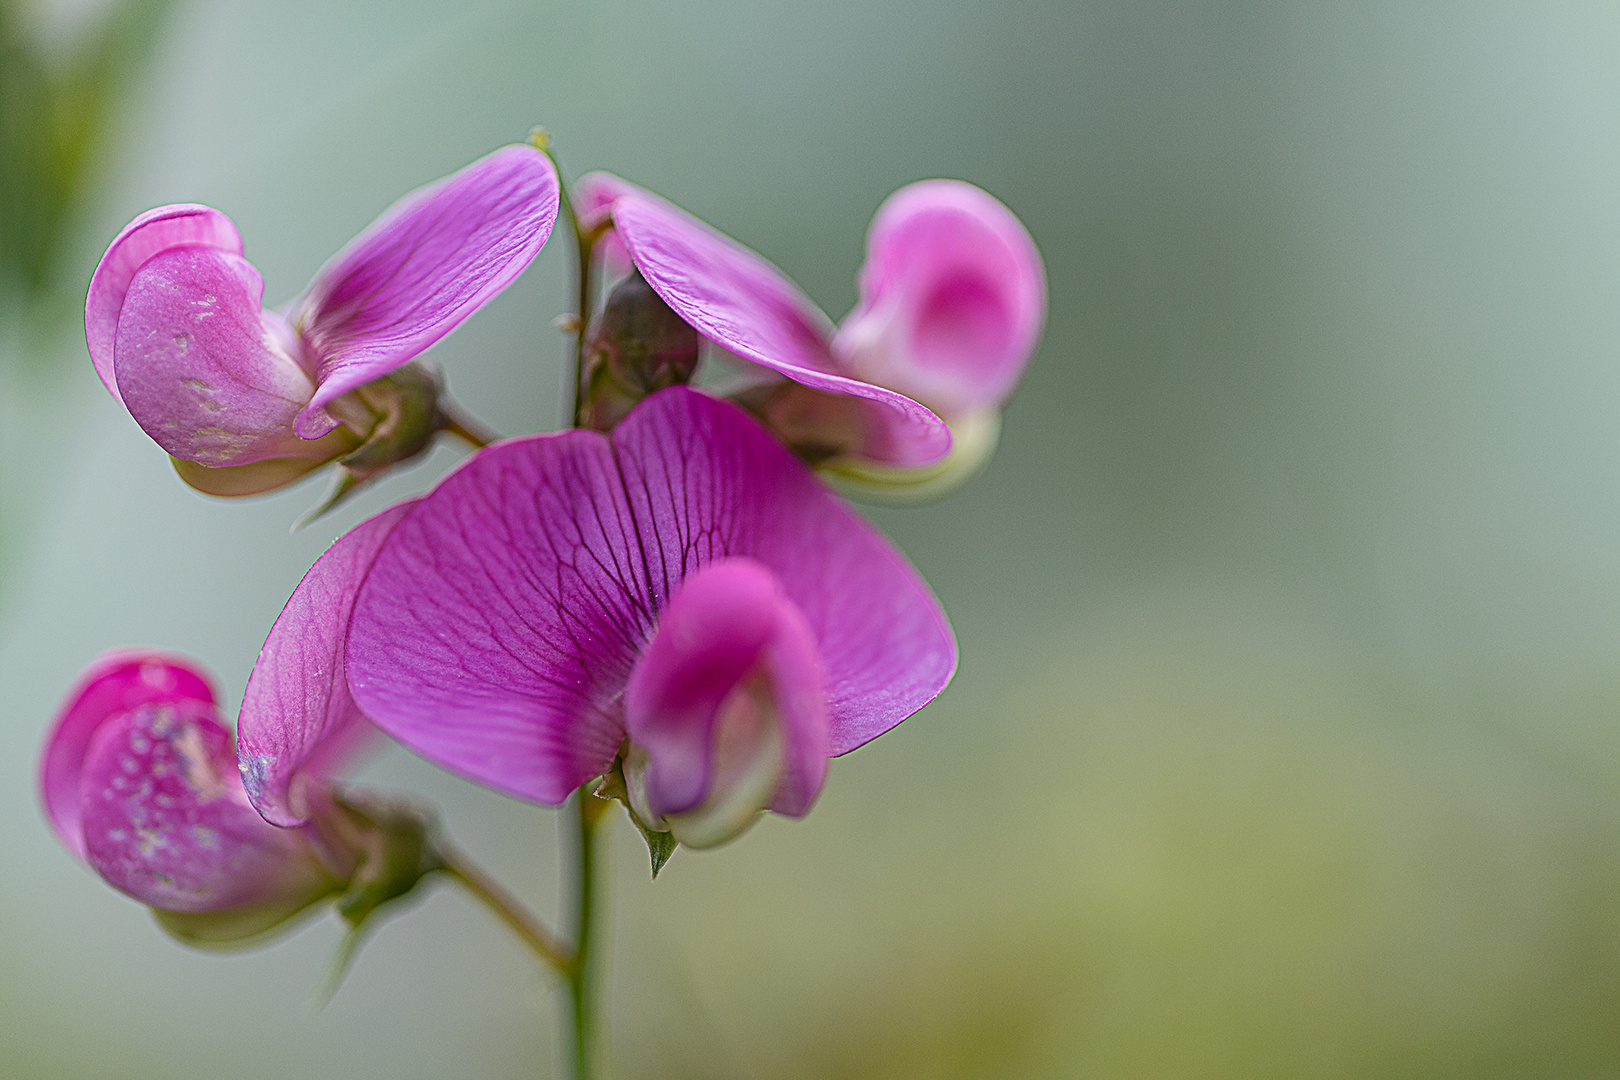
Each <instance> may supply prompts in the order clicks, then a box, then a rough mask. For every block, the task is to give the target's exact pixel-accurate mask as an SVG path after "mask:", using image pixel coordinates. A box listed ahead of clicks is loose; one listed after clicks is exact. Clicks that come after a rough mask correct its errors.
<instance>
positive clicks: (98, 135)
mask: <svg viewBox="0 0 1620 1080" xmlns="http://www.w3.org/2000/svg"><path fill="white" fill-rule="evenodd" d="M22 7H23V4H22V0H0V290H4V291H8V292H17V293H20V294H21V295H22V297H23V300H24V302H25V304H27V303H32V302H35V301H37V300H38V299H39V298H40V297H41V295H42V294H44V293H45V292H47V291H48V290H49V289H50V288H51V287H52V286H53V285H55V284H56V283H57V275H58V274H59V273H60V270H59V267H58V266H57V263H56V260H57V258H58V256H59V251H60V245H61V241H62V238H63V236H64V235H65V233H66V231H67V226H68V224H69V223H70V222H71V220H72V216H73V214H74V213H75V212H77V210H78V209H79V207H80V206H81V205H82V199H83V195H84V193H85V190H86V187H87V185H88V182H89V180H90V174H91V173H92V171H93V168H94V164H95V158H96V153H95V152H96V149H97V147H98V146H100V145H101V143H102V142H103V140H104V139H105V137H106V135H107V132H108V128H109V125H110V124H111V122H112V118H113V114H114V106H115V105H116V103H117V100H118V98H119V95H120V94H121V93H122V91H123V90H124V89H125V87H126V86H127V85H128V83H129V80H130V77H131V75H132V74H133V73H134V71H135V70H136V69H137V68H138V67H139V65H140V64H141V62H142V61H143V60H144V59H145V58H146V56H147V55H148V54H149V52H150V51H151V46H152V42H153V40H154V38H155V36H156V31H157V28H158V26H159V25H160V24H161V22H162V20H163V16H164V14H165V13H166V12H167V10H168V7H169V0H119V2H117V3H115V4H113V5H112V7H111V8H110V9H109V10H108V12H107V14H106V16H105V17H104V18H102V19H101V20H100V22H99V23H98V25H96V26H95V27H94V28H93V29H91V30H89V31H88V32H86V33H85V34H83V35H82V36H81V37H80V39H79V40H78V41H77V42H76V43H74V45H73V46H72V47H71V48H70V49H69V50H68V51H67V52H66V53H64V54H62V55H60V56H54V55H51V54H50V53H49V52H48V51H47V50H46V49H45V48H44V47H43V46H42V44H41V43H40V42H38V41H36V40H32V39H31V38H30V36H29V35H28V33H27V27H26V26H25V24H24V20H23V10H22Z"/></svg>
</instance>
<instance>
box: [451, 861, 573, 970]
mask: <svg viewBox="0 0 1620 1080" xmlns="http://www.w3.org/2000/svg"><path fill="white" fill-rule="evenodd" d="M438 854H439V860H440V863H441V868H442V869H443V871H444V873H446V874H449V875H450V876H451V877H452V878H454V879H455V880H456V881H458V882H460V883H461V885H462V886H463V887H464V888H466V890H467V891H468V892H470V893H472V894H473V895H474V896H476V897H477V898H478V899H480V900H482V901H483V902H484V906H485V907H487V908H489V909H490V910H491V911H493V912H494V913H495V915H496V917H498V918H499V919H500V920H501V921H502V922H504V923H505V924H506V925H507V926H509V927H510V928H511V929H512V932H513V933H515V934H517V936H518V937H520V938H522V939H523V941H524V943H525V944H527V945H528V946H529V948H531V949H533V950H534V953H535V955H536V956H538V957H540V959H541V960H542V961H544V962H545V963H546V964H547V965H548V966H549V967H550V968H551V969H552V970H553V971H555V972H556V973H557V974H558V975H561V976H563V977H564V978H567V979H569V980H572V979H573V978H574V967H575V959H574V953H573V950H572V949H570V948H569V947H568V946H567V945H565V944H563V943H562V942H560V941H558V940H557V939H556V937H554V936H553V935H552V933H551V931H549V930H547V929H546V928H545V926H544V925H543V924H542V923H541V922H540V920H539V919H537V918H535V917H534V916H533V915H532V914H530V912H529V910H528V909H527V908H525V907H524V906H523V905H522V904H521V903H520V902H519V901H518V899H517V898H516V897H514V896H513V895H512V894H511V893H509V892H507V891H506V888H505V887H504V886H502V885H501V884H500V882H498V881H496V880H495V879H494V878H492V877H490V876H489V875H488V874H486V873H485V872H484V871H483V869H482V868H481V867H479V866H478V865H477V864H476V863H474V862H473V861H472V860H471V859H469V858H467V856H466V855H465V854H463V853H462V852H460V851H458V850H457V849H455V848H453V847H451V846H450V845H448V844H444V843H441V844H440V846H439V849H438Z"/></svg>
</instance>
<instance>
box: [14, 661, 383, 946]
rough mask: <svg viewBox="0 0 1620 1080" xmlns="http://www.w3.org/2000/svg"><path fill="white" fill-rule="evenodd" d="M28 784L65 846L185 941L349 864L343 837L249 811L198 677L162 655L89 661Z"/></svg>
mask: <svg viewBox="0 0 1620 1080" xmlns="http://www.w3.org/2000/svg"><path fill="white" fill-rule="evenodd" d="M39 789H40V795H41V798H42V800H43V802H44V805H45V813H46V816H47V817H48V818H49V820H50V823H51V826H52V828H53V829H55V831H56V835H57V836H58V837H59V838H60V839H61V841H62V843H63V844H64V845H65V846H66V847H67V849H68V850H69V851H70V852H72V853H73V854H74V855H76V856H78V857H79V858H80V859H82V860H84V861H85V862H87V863H89V864H90V866H91V867H92V868H94V869H95V871H96V872H97V873H98V874H100V875H101V876H102V877H103V878H104V879H105V880H106V881H107V883H108V884H110V885H112V886H113V887H114V888H116V889H119V890H120V891H122V892H124V893H127V894H128V895H130V896H132V897H134V898H135V899H137V900H140V901H141V902H142V903H145V904H148V905H150V906H151V907H152V908H154V909H155V913H156V915H157V916H158V920H159V922H160V923H161V924H162V925H163V926H164V928H165V929H167V930H169V931H170V932H171V933H173V934H175V935H176V936H177V937H180V938H182V939H184V940H188V941H191V942H193V943H196V944H207V943H222V942H233V941H238V940H243V939H247V938H251V937H255V936H257V935H259V934H261V933H263V932H265V931H268V930H270V929H272V928H273V927H275V926H277V925H279V924H282V923H284V922H285V921H286V920H288V919H289V918H291V917H293V916H294V915H296V914H298V913H299V912H300V911H303V910H304V909H306V908H308V907H309V906H310V905H312V904H314V903H316V902H317V901H319V900H321V899H322V898H323V897H326V896H330V895H332V894H334V893H336V892H338V891H340V890H342V889H343V888H344V887H345V885H346V883H347V881H348V880H349V877H350V876H351V874H352V873H353V871H354V869H355V863H354V859H353V857H352V855H351V854H350V853H349V852H348V851H347V850H346V849H345V848H344V846H343V845H341V844H334V843H330V842H327V841H326V840H325V839H324V838H322V837H320V836H319V835H318V834H317V832H316V831H315V830H313V829H297V830H294V829H278V828H276V827H275V826H273V825H269V824H266V823H265V821H264V820H263V819H262V818H260V817H259V815H258V814H256V813H255V812H254V811H253V808H252V806H250V805H249V803H248V800H247V795H246V793H245V792H244V791H243V789H242V783H241V780H240V779H239V777H238V775H237V768H236V755H235V753H234V751H233V749H232V746H231V734H230V731H229V730H228V729H227V728H225V727H224V726H223V725H222V724H221V723H220V720H219V707H218V705H217V703H216V701H215V697H214V691H213V688H212V686H211V685H210V684H209V681H208V678H207V676H206V675H204V674H203V673H202V672H201V671H200V670H198V669H197V668H196V666H195V665H193V664H191V663H189V662H187V661H185V660H183V659H181V658H179V657H175V656H170V655H167V654H164V653H160V652H154V651H148V650H140V651H125V652H118V653H112V654H109V655H107V656H104V657H102V658H101V659H100V660H98V661H96V662H95V663H94V664H92V665H91V667H90V668H89V670H87V671H86V672H85V673H84V675H83V676H82V677H81V678H80V680H79V683H78V685H77V686H76V687H75V688H74V689H73V691H72V692H71V693H70V694H69V695H68V698H67V700H66V702H65V703H64V704H63V707H62V710H61V712H60V713H59V715H58V717H57V720H56V723H55V726H54V727H53V729H52V731H51V734H50V737H49V739H48V740H47V742H46V744H45V752H44V756H43V758H42V760H41V763H40V772H39Z"/></svg>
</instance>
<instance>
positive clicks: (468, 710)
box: [349, 388, 956, 803]
mask: <svg viewBox="0 0 1620 1080" xmlns="http://www.w3.org/2000/svg"><path fill="white" fill-rule="evenodd" d="M732 555H743V556H748V557H751V558H753V559H757V560H758V561H759V562H761V563H763V564H764V565H765V566H766V567H768V568H769V569H770V570H771V571H772V572H774V573H775V574H776V576H777V577H778V578H779V579H780V581H781V583H782V589H783V592H784V593H785V594H786V595H787V597H788V598H789V599H790V600H791V601H792V602H793V603H794V605H796V606H797V608H798V609H799V611H800V612H802V613H803V616H804V620H805V623H806V625H807V626H808V627H809V629H810V632H811V634H812V635H813V637H814V640H815V642H816V643H817V644H818V645H819V647H820V651H821V659H822V665H823V671H824V673H825V678H826V687H827V701H828V707H829V711H830V714H831V735H830V739H829V741H828V744H827V745H828V750H829V751H830V752H831V753H835V754H836V753H843V752H845V751H847V750H851V749H853V748H854V747H856V746H859V745H860V744H861V743H863V742H866V741H867V740H868V739H871V738H873V737H875V736H877V735H879V734H881V733H882V732H883V731H886V730H888V729H889V728H891V727H893V726H894V725H895V724H898V723H899V722H900V721H901V720H903V719H905V718H906V717H907V716H909V715H910V714H911V713H913V712H915V711H916V710H917V709H919V708H921V707H922V706H923V705H924V704H926V703H927V702H928V701H930V700H931V699H932V698H933V697H934V696H936V695H937V694H938V693H939V691H940V690H941V689H943V688H944V686H945V684H946V683H947V682H949V681H950V677H951V674H952V672H953V671H954V670H955V666H956V644H955V641H954V640H953V638H952V636H951V631H950V627H949V625H948V624H947V623H946V621H945V616H944V613H943V612H942V611H941V610H940V609H939V605H938V603H937V602H936V601H935V600H934V598H933V596H932V594H931V593H930V592H929V591H928V587H927V585H925V584H924V583H923V581H922V580H921V579H920V578H919V577H918V576H917V574H916V572H915V571H914V570H912V569H911V567H910V566H909V565H908V564H907V563H906V561H905V559H904V558H903V557H902V556H901V555H900V553H899V552H898V551H896V550H895V549H894V548H893V547H892V546H891V545H890V544H889V543H888V541H886V540H885V539H884V538H883V537H882V535H881V534H879V533H878V532H877V531H876V530H874V529H873V528H872V527H871V526H869V525H867V524H866V523H865V522H864V521H863V520H862V519H861V518H860V517H859V516H858V515H856V514H855V513H854V512H853V511H851V510H850V509H849V508H848V507H847V506H845V505H844V504H843V502H841V501H840V500H839V499H838V498H837V497H836V496H834V495H832V494H831V493H830V492H828V491H827V490H826V489H825V488H823V487H822V486H821V485H820V484H819V483H818V482H817V481H816V479H815V478H814V477H813V476H812V475H811V473H810V472H809V470H808V469H806V468H805V466H804V465H803V464H802V463H801V462H799V461H798V459H797V458H795V457H793V455H792V454H790V453H789V452H788V451H787V450H786V449H784V448H783V447H782V446H781V445H780V444H779V443H778V442H776V440H775V439H774V438H772V436H771V435H770V434H769V433H768V432H766V431H765V430H764V429H763V428H761V427H760V426H759V424H758V423H756V422H755V421H754V420H753V419H751V418H750V417H749V416H748V415H747V414H746V413H744V412H742V411H741V410H740V409H738V408H737V407H735V406H733V405H731V404H729V403H726V402H720V401H715V400H713V399H711V398H708V397H706V396H704V395H702V394H700V393H698V392H696V391H692V390H689V389H685V388H674V389H670V390H665V391H663V392H661V393H658V394H655V395H653V396H652V397H651V398H648V399H647V400H646V401H645V402H643V403H642V404H641V405H640V406H638V407H637V408H636V409H635V410H634V411H633V412H631V414H630V415H629V416H628V417H627V418H626V419H625V420H624V421H623V422H622V423H621V424H620V425H619V427H618V428H617V429H616V430H615V432H614V435H613V443H612V445H611V447H610V444H609V442H608V440H607V439H606V438H605V437H603V436H601V435H597V434H594V433H590V432H583V431H571V432H565V433H561V434H556V435H543V436H534V437H530V438H526V439H512V440H508V441H506V442H503V443H498V444H496V445H495V446H492V447H489V448H488V449H486V450H483V451H481V452H479V453H478V454H477V455H475V456H474V457H472V458H471V459H469V460H468V462H467V463H466V464H465V465H463V466H462V467H461V468H460V469H458V470H457V471H456V472H454V473H452V474H451V475H450V476H449V477H447V478H446V479H445V480H444V481H443V482H442V483H441V484H440V485H439V486H438V488H436V489H435V490H434V491H433V492H432V493H431V494H429V495H428V496H427V497H426V498H425V499H424V500H423V501H422V503H421V504H420V505H419V506H418V507H417V508H416V509H415V510H414V511H413V512H412V513H411V514H410V515H409V516H407V517H406V518H405V520H404V521H403V522H401V523H400V525H399V526H398V527H397V528H396V529H395V531H394V534H393V535H392V536H391V537H389V539H388V541H387V542H386V543H385V544H384V546H383V550H382V552H381V553H380V554H379V555H378V556H377V560H376V562H375V563H374V564H373V566H372V570H371V574H370V575H369V576H368V577H367V579H366V583H365V585H364V586H363V587H362V589H361V593H360V600H359V602H358V604H357V605H356V607H355V613H354V618H353V620H352V623H351V626H350V633H349V685H350V689H351V691H352V692H353V694H354V697H355V700H356V701H357V702H358V703H359V705H360V707H361V708H362V709H363V710H364V711H365V713H366V715H367V716H369V717H371V718H372V720H373V721H374V722H375V723H376V724H377V725H378V726H379V727H381V728H382V729H383V730H384V731H386V732H388V733H389V734H390V735H393V736H394V737H395V738H397V739H399V740H400V741H401V742H403V743H405V744H406V745H407V746H410V747H411V748H412V749H414V750H416V751H417V752H419V753H421V754H423V755H424V756H426V757H428V758H431V759H432V760H434V761H437V762H438V763H440V764H442V765H444V766H445V767H446V768H449V769H452V770H453V771H456V772H458V773H461V774H462V775H464V776H468V777H470V778H471V779H473V780H476V781H478V782H479V783H483V784H486V785H488V786H490V787H494V788H497V789H499V790H502V791H506V792H508V793H510V794H513V795H517V796H519V797H522V798H528V799H533V800H536V801H540V802H550V803H556V802H560V801H561V800H562V799H563V798H565V797H566V796H567V794H568V792H569V791H570V790H571V789H572V788H574V787H576V786H578V785H579V784H580V783H582V782H584V781H585V780H588V779H590V778H591V777H593V776H596V775H598V774H600V773H601V772H602V771H603V770H605V769H606V768H607V767H608V766H609V765H610V764H611V763H612V761H613V757H614V754H615V753H616V752H617V750H618V747H619V743H620V741H621V739H622V738H623V736H624V733H625V728H624V718H623V703H622V693H623V691H624V688H625V686H626V683H627V681H628V679H629V675H630V671H631V669H632V667H633V665H634V663H635V661H636V658H637V655H638V653H639V652H640V650H641V648H642V646H643V643H644V642H645V641H647V640H648V638H649V636H650V635H651V633H652V630H653V627H654V624H655V622H656V617H657V612H658V610H659V608H661V607H662V606H663V605H664V603H665V602H666V601H667V600H668V598H669V597H670V596H671V595H672V594H673V593H674V591H675V589H676V588H678V587H679V585H680V584H681V581H682V579H683V578H684V577H685V576H686V575H687V574H689V573H691V572H692V571H694V570H696V569H698V568H699V567H701V566H703V565H705V564H707V563H709V562H712V561H714V560H716V559H721V558H725V557H727V556H732Z"/></svg>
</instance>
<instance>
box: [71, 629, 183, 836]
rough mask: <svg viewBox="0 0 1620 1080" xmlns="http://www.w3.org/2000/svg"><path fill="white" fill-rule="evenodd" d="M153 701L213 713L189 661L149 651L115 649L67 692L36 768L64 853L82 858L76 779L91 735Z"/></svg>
mask: <svg viewBox="0 0 1620 1080" xmlns="http://www.w3.org/2000/svg"><path fill="white" fill-rule="evenodd" d="M153 702H162V703H171V704H176V705H186V704H188V703H193V704H199V705H203V706H207V707H210V708H212V707H213V704H214V689H213V687H212V686H211V685H210V683H209V681H208V677H207V676H206V675H204V674H203V673H202V671H201V670H199V669H198V668H196V667H194V666H193V665H192V664H190V663H189V662H187V661H185V660H183V659H181V658H180V657H177V656H172V655H170V654H168V653H164V652H158V651H155V650H151V649H119V650H116V651H114V652H110V653H106V654H105V655H103V656H101V657H100V658H99V659H97V660H96V661H95V662H94V663H92V664H91V665H90V666H89V668H87V669H86V670H85V672H84V674H83V675H81V676H79V681H78V683H77V684H76V685H75V686H74V688H73V689H72V690H71V691H69V692H68V696H67V699H66V700H65V701H64V702H63V704H62V709H61V711H60V712H58V713H57V716H56V721H55V723H54V724H53V725H52V727H51V734H50V737H49V738H48V739H46V741H45V752H44V755H43V756H42V757H41V759H40V763H39V793H40V800H41V801H42V802H43V803H44V806H45V816H46V817H47V818H48V819H50V823H51V827H52V828H53V829H55V830H56V835H57V838H58V839H60V840H61V841H62V843H63V844H64V845H65V846H66V847H67V849H68V850H69V851H71V852H73V853H74V854H75V855H77V856H78V857H79V858H81V859H82V858H84V857H85V853H84V830H83V829H82V828H81V827H80V817H79V779H80V776H81V774H82V773H83V771H84V758H85V754H86V753H87V752H88V751H89V748H90V741H91V739H92V738H94V737H95V733H96V730H97V729H98V728H100V727H101V725H102V724H104V723H106V722H107V721H108V720H109V719H110V718H112V717H113V716H116V715H117V714H119V713H123V712H128V711H129V710H131V709H135V708H138V707H139V706H142V705H146V704H149V703H153Z"/></svg>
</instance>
